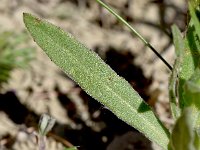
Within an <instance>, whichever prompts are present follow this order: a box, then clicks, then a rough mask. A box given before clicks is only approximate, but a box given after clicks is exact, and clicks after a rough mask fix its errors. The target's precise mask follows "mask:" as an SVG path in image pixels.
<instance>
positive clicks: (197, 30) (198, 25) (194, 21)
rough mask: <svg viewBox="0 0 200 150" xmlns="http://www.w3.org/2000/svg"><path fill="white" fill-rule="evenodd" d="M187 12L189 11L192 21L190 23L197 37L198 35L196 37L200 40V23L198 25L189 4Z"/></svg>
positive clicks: (193, 10)
mask: <svg viewBox="0 0 200 150" xmlns="http://www.w3.org/2000/svg"><path fill="white" fill-rule="evenodd" d="M199 5H200V4H199ZM189 11H190V15H191V19H192V22H193V24H194V27H195V30H196V33H197V35H198V37H199V39H200V23H199V19H198V17H197V15H196V13H195V9H194V8H193V7H192V4H190V3H189Z"/></svg>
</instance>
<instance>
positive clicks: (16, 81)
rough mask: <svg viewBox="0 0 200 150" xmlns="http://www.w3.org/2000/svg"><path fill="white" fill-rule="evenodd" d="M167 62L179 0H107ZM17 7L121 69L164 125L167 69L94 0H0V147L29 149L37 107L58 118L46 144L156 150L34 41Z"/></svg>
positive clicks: (52, 148) (180, 19)
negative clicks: (78, 83) (69, 75)
mask: <svg viewBox="0 0 200 150" xmlns="http://www.w3.org/2000/svg"><path fill="white" fill-rule="evenodd" d="M104 2H106V3H107V4H109V5H110V6H112V8H114V9H115V10H116V11H117V12H118V13H119V14H120V15H121V16H122V17H124V18H125V19H126V20H127V21H128V22H129V23H130V24H131V25H133V26H134V27H135V29H136V30H137V31H139V33H141V34H142V35H143V36H144V37H145V38H146V39H147V40H148V41H149V42H150V43H151V44H152V45H153V46H154V47H155V48H156V49H157V51H158V52H159V53H160V54H161V55H162V56H163V57H164V58H165V59H166V60H167V61H168V62H169V63H170V64H171V65H173V62H174V58H175V52H174V47H173V45H172V35H171V29H170V28H171V25H172V24H176V25H178V27H179V28H180V29H181V31H184V30H185V28H186V22H187V21H186V20H187V2H186V1H183V0H105V1H104ZM23 12H28V13H32V14H34V15H36V16H38V17H40V18H43V19H46V20H48V21H50V22H52V23H54V24H55V25H57V26H59V27H61V28H62V29H64V30H65V31H67V32H70V33H71V34H73V35H74V36H75V37H76V38H77V39H78V40H79V41H81V42H82V43H84V44H85V45H86V46H87V47H89V48H90V49H92V50H94V51H95V52H97V53H98V54H99V56H100V57H101V58H102V59H103V60H105V62H106V63H107V64H109V65H110V66H111V67H112V68H113V69H114V70H115V71H116V72H117V73H118V74H119V75H120V76H122V77H124V78H125V79H126V80H127V81H128V82H129V83H130V84H131V85H132V86H133V88H135V89H136V91H138V92H139V94H140V95H141V96H142V97H143V98H144V99H145V101H146V102H147V103H149V104H150V105H151V106H152V108H153V109H154V110H155V112H156V114H157V115H158V116H159V118H160V119H161V121H163V122H164V124H165V125H166V126H167V127H169V128H170V127H171V125H172V124H173V120H172V118H171V114H170V112H169V105H168V79H169V76H170V71H169V70H168V68H167V67H166V66H165V65H164V64H163V63H162V62H161V61H160V60H159V59H158V58H157V57H156V55H155V54H153V52H152V51H151V50H150V49H148V48H147V47H145V46H144V44H143V43H142V42H141V41H140V40H139V39H138V38H137V37H136V36H134V35H132V34H131V33H130V31H129V30H128V29H127V28H126V27H124V25H122V24H121V23H119V22H118V21H117V20H116V18H115V17H113V16H112V15H111V14H110V13H108V12H107V11H106V10H105V9H103V8H102V7H101V6H99V4H97V2H96V1H95V0H0V149H1V150H23V149H24V150H35V149H37V140H36V138H35V135H34V134H35V132H37V130H38V122H39V118H40V116H41V114H43V113H48V114H50V115H51V116H52V117H54V118H55V119H56V124H55V126H54V127H53V129H52V131H51V133H50V134H49V135H48V137H47V142H46V143H47V149H48V150H64V147H70V146H72V145H74V146H78V147H77V148H78V149H79V150H154V149H155V150H158V149H159V147H158V146H157V145H155V144H154V143H151V142H150V141H149V140H148V139H146V138H145V137H144V136H143V135H142V134H140V133H139V132H138V131H136V130H135V129H134V128H132V127H130V126H129V125H127V124H126V123H124V122H122V121H121V120H119V119H118V118H117V117H115V115H113V114H112V113H111V112H110V111H109V110H108V109H107V108H106V107H104V106H103V105H101V104H100V103H98V102H97V101H96V100H94V99H92V98H91V97H90V96H88V95H87V94H86V93H85V92H84V91H83V90H82V89H81V88H80V87H79V86H78V85H77V84H76V83H75V82H73V81H72V80H71V79H70V78H69V77H67V76H66V75H65V74H64V73H63V72H62V71H61V70H60V69H59V68H58V67H57V66H56V65H55V64H54V63H52V62H51V61H50V59H49V58H48V57H47V56H46V55H45V54H44V53H43V51H42V50H41V49H40V48H39V47H38V46H37V45H36V44H35V43H34V42H33V40H32V38H31V37H30V35H29V34H28V33H27V31H26V29H25V26H24V24H23V18H22V14H23Z"/></svg>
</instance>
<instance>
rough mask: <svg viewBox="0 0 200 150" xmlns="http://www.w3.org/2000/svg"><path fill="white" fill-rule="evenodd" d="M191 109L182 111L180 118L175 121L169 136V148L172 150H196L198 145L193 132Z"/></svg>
mask: <svg viewBox="0 0 200 150" xmlns="http://www.w3.org/2000/svg"><path fill="white" fill-rule="evenodd" d="M192 117H193V116H192V109H191V108H189V107H188V108H186V109H184V111H183V113H182V115H181V117H180V118H179V119H177V122H176V124H175V126H174V129H173V131H172V134H171V139H170V146H171V148H172V149H173V150H196V149H195V147H197V145H198V141H196V134H195V131H194V130H193V120H192Z"/></svg>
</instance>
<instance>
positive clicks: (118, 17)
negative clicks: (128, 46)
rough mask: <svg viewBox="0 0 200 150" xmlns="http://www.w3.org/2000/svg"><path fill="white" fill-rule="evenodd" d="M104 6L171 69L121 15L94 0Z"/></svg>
mask: <svg viewBox="0 0 200 150" xmlns="http://www.w3.org/2000/svg"><path fill="white" fill-rule="evenodd" d="M96 1H97V2H98V3H99V4H101V5H102V6H103V7H104V8H106V9H107V10H108V11H109V12H110V13H112V14H113V15H114V16H115V17H116V18H117V19H118V20H119V21H121V22H122V23H123V24H125V25H126V26H127V27H128V28H129V29H130V30H131V31H132V32H133V33H134V34H135V35H136V36H137V37H138V38H139V39H140V40H141V41H142V42H143V43H144V44H145V45H146V46H148V47H149V48H150V49H151V50H152V51H153V52H154V53H155V54H156V55H157V56H158V57H159V58H160V59H161V60H162V61H163V63H164V64H165V65H166V66H167V67H168V68H169V69H170V70H171V71H172V69H173V68H172V66H171V65H170V64H169V63H168V62H167V61H166V60H165V59H164V58H163V57H162V56H161V55H160V54H159V53H158V52H157V51H156V49H155V48H154V47H153V46H152V45H151V44H150V43H149V42H147V41H146V40H145V39H144V38H143V37H142V36H141V34H139V33H138V32H137V31H136V30H135V29H134V28H133V27H132V26H131V25H130V24H129V23H128V22H127V21H125V20H124V19H123V18H122V17H121V16H119V15H118V14H117V13H116V12H115V11H114V10H112V9H111V8H110V7H109V6H108V5H106V4H105V3H103V2H102V1H101V0H96Z"/></svg>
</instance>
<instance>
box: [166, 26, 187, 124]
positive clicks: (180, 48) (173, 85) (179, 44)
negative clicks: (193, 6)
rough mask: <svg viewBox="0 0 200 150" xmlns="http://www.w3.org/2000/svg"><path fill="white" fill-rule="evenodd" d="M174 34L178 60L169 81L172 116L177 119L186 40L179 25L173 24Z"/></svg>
mask: <svg viewBox="0 0 200 150" xmlns="http://www.w3.org/2000/svg"><path fill="white" fill-rule="evenodd" d="M172 34H173V40H174V45H175V50H176V56H177V58H176V60H175V63H174V66H173V70H172V74H171V77H170V82H169V96H170V107H171V111H172V116H173V118H174V119H175V120H176V119H177V118H178V117H179V116H180V108H179V104H178V103H179V102H178V101H177V99H179V97H178V95H177V93H178V74H179V72H180V70H179V69H180V66H181V63H182V61H183V52H184V41H183V39H182V36H181V32H180V31H179V29H178V27H177V26H175V25H173V26H172Z"/></svg>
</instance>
